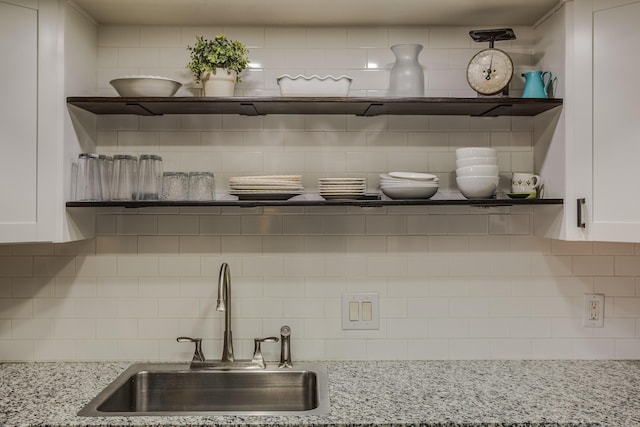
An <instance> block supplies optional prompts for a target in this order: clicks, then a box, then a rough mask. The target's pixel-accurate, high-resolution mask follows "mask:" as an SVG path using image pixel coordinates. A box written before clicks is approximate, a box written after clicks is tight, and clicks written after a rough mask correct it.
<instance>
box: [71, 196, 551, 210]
mask: <svg viewBox="0 0 640 427" xmlns="http://www.w3.org/2000/svg"><path fill="white" fill-rule="evenodd" d="M562 204H563V199H510V198H507V197H506V196H502V195H500V196H498V197H496V198H492V199H470V200H469V199H395V200H390V199H375V198H373V199H372V198H366V199H334V200H300V199H298V200H211V201H168V200H140V201H138V200H130V201H104V202H67V204H66V206H67V207H68V208H77V207H123V208H152V207H196V206H211V207H222V206H235V207H241V208H253V207H261V206H265V207H266V206H302V207H304V206H359V207H372V208H375V207H384V206H456V205H457V206H478V207H496V206H522V205H562Z"/></svg>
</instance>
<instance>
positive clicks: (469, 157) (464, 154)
mask: <svg viewBox="0 0 640 427" xmlns="http://www.w3.org/2000/svg"><path fill="white" fill-rule="evenodd" d="M456 183H457V184H458V188H459V189H460V192H461V193H462V195H463V196H464V197H466V198H467V199H488V198H491V197H493V195H494V194H495V192H496V189H497V188H498V159H497V157H496V150H495V149H493V148H488V147H465V148H458V149H457V150H456Z"/></svg>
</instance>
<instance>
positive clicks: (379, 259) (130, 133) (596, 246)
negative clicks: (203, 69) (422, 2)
mask: <svg viewBox="0 0 640 427" xmlns="http://www.w3.org/2000/svg"><path fill="white" fill-rule="evenodd" d="M219 30H222V29H212V28H177V27H176V28H173V27H171V28H168V27H103V28H100V31H99V51H98V54H99V55H98V66H99V67H98V88H99V89H98V90H99V92H100V94H103V95H114V92H113V90H112V89H111V88H110V87H109V85H108V81H109V80H110V79H111V78H114V77H119V76H122V75H126V74H160V75H166V76H171V77H175V78H177V79H179V80H180V81H183V82H185V83H187V82H189V81H190V77H189V75H188V74H186V72H185V71H184V70H183V67H184V64H185V63H186V61H187V55H186V52H185V49H184V46H185V45H187V44H189V43H191V42H192V40H193V39H194V36H195V34H204V35H206V36H209V37H211V36H213V35H215V33H217V32H218V31H219ZM225 30H226V32H227V34H228V35H229V36H231V37H233V38H238V39H241V40H242V41H244V42H246V43H247V44H249V46H250V48H251V59H252V62H253V63H254V68H252V69H251V70H249V72H248V73H247V74H246V76H245V79H244V82H243V83H242V84H241V85H240V86H239V87H238V94H246V95H274V94H277V93H278V89H277V85H276V83H275V78H276V77H277V76H278V75H280V74H283V73H291V74H298V73H304V74H313V73H318V74H342V73H345V74H349V75H351V76H353V77H354V84H353V87H352V92H351V94H352V95H365V94H371V95H376V94H378V95H381V94H384V92H385V90H386V88H387V82H388V73H389V69H390V67H391V65H392V63H393V56H392V54H391V53H390V51H389V49H388V48H389V46H390V45H392V44H395V43H398V42H419V43H422V44H423V45H424V46H425V51H424V53H423V54H422V55H421V62H422V63H423V66H424V68H425V73H426V82H427V84H426V87H427V94H428V95H430V96H473V94H472V93H470V92H469V89H468V87H467V84H466V81H465V77H464V69H465V67H466V64H467V61H468V59H469V58H470V56H471V55H472V54H473V53H474V52H476V51H477V50H478V47H479V46H478V45H475V44H474V43H473V42H472V41H471V39H470V38H469V37H468V35H467V33H468V30H469V28H308V29H304V28H230V29H225ZM515 30H516V34H517V35H518V40H516V41H514V42H509V43H505V45H504V48H505V49H506V50H508V51H509V52H510V53H511V54H512V56H513V58H514V61H515V62H516V66H517V69H518V70H523V69H525V68H527V65H528V64H530V63H532V62H531V61H532V57H533V53H534V52H532V49H531V46H533V42H532V39H533V34H534V31H533V29H530V28H515ZM518 74H519V73H517V74H516V75H518ZM521 89H522V82H521V81H515V82H514V84H513V93H514V94H517V93H518V91H519V90H521ZM194 91H195V89H194V88H192V87H189V85H187V87H186V88H183V89H181V93H179V95H186V94H190V93H193V92H194ZM98 127H99V129H98V147H99V150H100V151H101V152H105V153H116V152H125V153H134V154H140V153H149V152H154V153H155V152H157V153H160V154H161V155H162V156H163V159H164V162H165V169H166V170H170V169H173V170H187V171H188V170H199V169H204V170H211V171H213V172H214V173H215V174H216V180H217V181H216V185H217V189H218V192H219V193H222V192H224V190H225V189H226V186H227V182H226V181H227V179H228V177H229V176H234V175H240V174H262V173H301V174H303V176H304V184H305V187H306V188H307V189H308V190H311V191H312V190H313V189H314V188H315V182H316V179H317V178H318V177H320V176H354V175H355V176H366V177H367V178H368V183H369V188H370V190H375V187H376V185H377V174H379V173H380V172H384V171H389V170H417V171H427V172H432V173H436V174H438V175H439V176H440V178H441V182H442V187H443V191H444V192H446V191H455V185H454V180H452V177H453V176H454V175H453V170H454V168H455V165H454V161H453V160H454V159H455V154H454V153H455V148H456V147H459V146H467V145H480V146H493V147H496V148H497V149H498V152H499V162H500V169H501V171H502V175H503V180H502V188H501V189H502V190H504V189H506V186H505V185H506V184H505V183H506V180H507V177H508V175H509V173H510V172H511V171H514V170H533V167H534V164H533V160H534V159H533V154H532V153H533V147H532V145H533V143H532V140H533V137H532V134H533V123H532V119H530V118H509V117H502V118H491V119H479V118H469V117H386V116H385V117H375V118H359V117H344V116H317V117H316V116H314V117H305V116H296V115H293V116H266V117H236V116H167V117H159V118H158V117H155V118H147V117H140V118H139V117H135V116H127V117H100V118H99V120H98ZM549 209H557V208H549ZM532 212H533V211H532V208H530V207H513V208H492V209H482V208H470V207H389V208H374V209H362V208H344V207H337V208H264V209H262V208H246V209H240V208H193V209H187V208H183V209H144V210H125V209H102V210H100V211H99V212H98V217H97V234H98V235H97V237H96V238H95V239H91V240H87V241H81V242H75V243H68V244H38V245H13V246H11V245H8V246H0V358H1V359H3V360H60V359H62V360H115V359H122V360H140V359H153V360H188V359H189V358H190V357H191V353H192V349H191V348H190V346H187V345H183V344H178V343H176V342H175V338H176V337H177V336H180V335H189V336H200V337H203V338H204V350H205V354H206V355H207V356H208V357H211V358H213V357H219V356H218V355H219V354H220V346H221V342H220V340H219V337H220V336H221V329H222V325H221V324H222V321H221V319H222V316H221V315H220V313H217V312H215V310H214V308H215V298H216V292H215V284H216V281H217V275H218V269H219V267H220V264H221V263H222V262H228V263H229V264H230V266H231V272H232V278H233V307H232V308H233V332H234V338H235V341H236V353H237V355H238V356H240V357H249V356H250V353H251V350H252V348H253V345H252V344H253V342H252V340H253V338H254V337H262V336H269V335H277V333H278V331H279V328H280V326H282V325H283V324H288V325H290V326H291V328H292V331H293V332H292V336H293V344H292V347H293V352H294V358H296V359H307V360H308V359H503V358H507V359H526V358H542V359H546V358H568V359H573V358H605V359H608V358H634V359H635V358H638V357H640V340H639V336H640V327H639V325H640V323H639V321H640V298H639V297H638V296H637V295H639V294H640V281H639V280H638V277H640V245H634V244H609V243H584V242H579V243H571V242H561V241H553V240H548V239H543V238H538V237H535V235H534V226H535V224H534V217H533V215H532ZM345 292H377V293H378V294H379V295H380V304H381V307H380V313H381V321H380V329H379V330H375V331H360V332H357V331H343V330H342V329H341V322H340V315H341V296H342V294H343V293H345ZM591 292H598V293H604V294H606V307H605V318H606V319H605V327H604V328H601V329H591V328H583V327H582V325H581V315H582V314H581V312H582V298H583V294H584V293H591ZM263 347H264V348H263V349H264V350H265V353H266V354H267V357H268V358H270V359H276V358H277V356H278V350H279V348H278V346H274V345H265V346H263Z"/></svg>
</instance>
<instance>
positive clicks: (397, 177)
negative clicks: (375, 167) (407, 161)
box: [380, 172, 440, 199]
mask: <svg viewBox="0 0 640 427" xmlns="http://www.w3.org/2000/svg"><path fill="white" fill-rule="evenodd" d="M439 186H440V179H438V177H437V176H435V175H432V174H430V173H418V172H389V173H383V174H380V189H381V190H382V192H383V193H384V194H386V195H387V196H388V197H390V198H392V199H428V198H430V197H432V196H433V195H434V194H436V193H437V192H438V188H439Z"/></svg>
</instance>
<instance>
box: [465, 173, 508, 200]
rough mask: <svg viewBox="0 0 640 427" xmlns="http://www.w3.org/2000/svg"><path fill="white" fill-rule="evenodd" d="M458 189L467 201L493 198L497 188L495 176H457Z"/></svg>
mask: <svg viewBox="0 0 640 427" xmlns="http://www.w3.org/2000/svg"><path fill="white" fill-rule="evenodd" d="M456 183H457V184H458V189H460V192H461V193H462V195H463V196H464V197H466V198H467V199H487V198H489V197H493V195H494V194H495V192H496V188H498V177H497V176H458V177H456Z"/></svg>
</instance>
